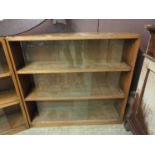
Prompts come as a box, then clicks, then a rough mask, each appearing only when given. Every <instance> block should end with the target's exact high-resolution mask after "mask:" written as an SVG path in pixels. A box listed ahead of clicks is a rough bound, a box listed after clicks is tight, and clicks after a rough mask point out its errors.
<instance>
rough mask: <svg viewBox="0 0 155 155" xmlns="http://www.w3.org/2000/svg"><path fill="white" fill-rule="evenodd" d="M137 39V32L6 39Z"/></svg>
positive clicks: (8, 38)
mask: <svg viewBox="0 0 155 155" xmlns="http://www.w3.org/2000/svg"><path fill="white" fill-rule="evenodd" d="M134 38H135V39H137V38H140V35H139V34H131V33H61V34H60V33H55V34H44V35H32V36H14V37H7V40H8V41H39V40H89V39H90V40H93V39H94V40H95V39H134Z"/></svg>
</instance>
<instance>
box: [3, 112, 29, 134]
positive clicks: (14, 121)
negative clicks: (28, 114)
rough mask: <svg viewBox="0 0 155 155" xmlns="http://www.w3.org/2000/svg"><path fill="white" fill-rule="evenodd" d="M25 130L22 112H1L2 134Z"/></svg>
mask: <svg viewBox="0 0 155 155" xmlns="http://www.w3.org/2000/svg"><path fill="white" fill-rule="evenodd" d="M24 129H26V126H25V123H24V118H23V116H22V114H21V112H20V111H18V112H11V113H8V112H5V110H0V134H13V133H16V132H18V131H21V130H24Z"/></svg>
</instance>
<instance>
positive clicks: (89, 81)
mask: <svg viewBox="0 0 155 155" xmlns="http://www.w3.org/2000/svg"><path fill="white" fill-rule="evenodd" d="M28 78H29V79H30V80H29V84H28V82H27V85H26V86H25V82H24V79H28ZM32 79H33V81H32V82H31V80H32ZM20 81H21V84H22V88H23V92H24V96H25V97H26V100H38V99H39V98H40V99H41V100H43V99H50V98H52V99H61V98H62V99H67V98H70V99H71V98H74V97H77V98H78V97H91V96H93V97H101V98H102V97H103V96H105V97H106V96H107V97H111V95H112V96H113V95H115V96H117V94H118V93H119V92H121V89H120V86H119V83H120V73H119V72H116V73H71V74H44V75H33V76H32V75H31V76H30V75H26V76H25V75H22V76H20ZM32 83H33V84H32ZM120 94H121V97H123V94H122V93H120Z"/></svg>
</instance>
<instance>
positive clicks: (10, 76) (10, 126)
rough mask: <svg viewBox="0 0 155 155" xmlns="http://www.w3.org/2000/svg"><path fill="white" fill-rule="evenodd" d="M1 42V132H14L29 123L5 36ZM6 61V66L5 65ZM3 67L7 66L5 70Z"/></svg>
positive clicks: (27, 125)
mask: <svg viewBox="0 0 155 155" xmlns="http://www.w3.org/2000/svg"><path fill="white" fill-rule="evenodd" d="M0 44H1V51H0V53H1V54H2V55H1V59H2V61H3V63H2V64H0V65H2V71H1V72H0V109H1V110H0V111H1V118H2V120H3V122H2V124H1V125H0V129H1V128H2V127H3V126H5V127H4V131H3V130H1V131H0V134H12V133H16V132H18V131H21V130H24V129H26V128H28V127H29V124H28V121H27V117H26V115H25V109H24V107H23V101H22V99H21V97H20V92H19V88H18V85H17V82H16V78H15V74H14V71H13V67H12V63H11V61H10V57H9V54H8V49H7V46H6V42H5V39H4V38H0ZM4 63H5V66H6V67H4V66H3V64H4ZM3 67H4V68H6V69H5V70H4V71H3ZM2 109H3V110H2ZM14 111H15V112H14ZM18 111H19V112H18ZM18 113H19V114H18ZM1 118H0V119H1ZM4 119H6V121H7V122H5V121H4Z"/></svg>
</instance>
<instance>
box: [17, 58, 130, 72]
mask: <svg viewBox="0 0 155 155" xmlns="http://www.w3.org/2000/svg"><path fill="white" fill-rule="evenodd" d="M130 70H131V67H130V66H129V65H127V64H126V63H99V62H89V63H87V64H86V63H84V64H80V63H77V64H69V63H68V64H67V63H63V62H51V61H41V62H32V63H30V64H28V65H26V66H25V67H23V68H22V69H20V70H18V71H17V73H18V74H48V73H74V72H119V71H130Z"/></svg>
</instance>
